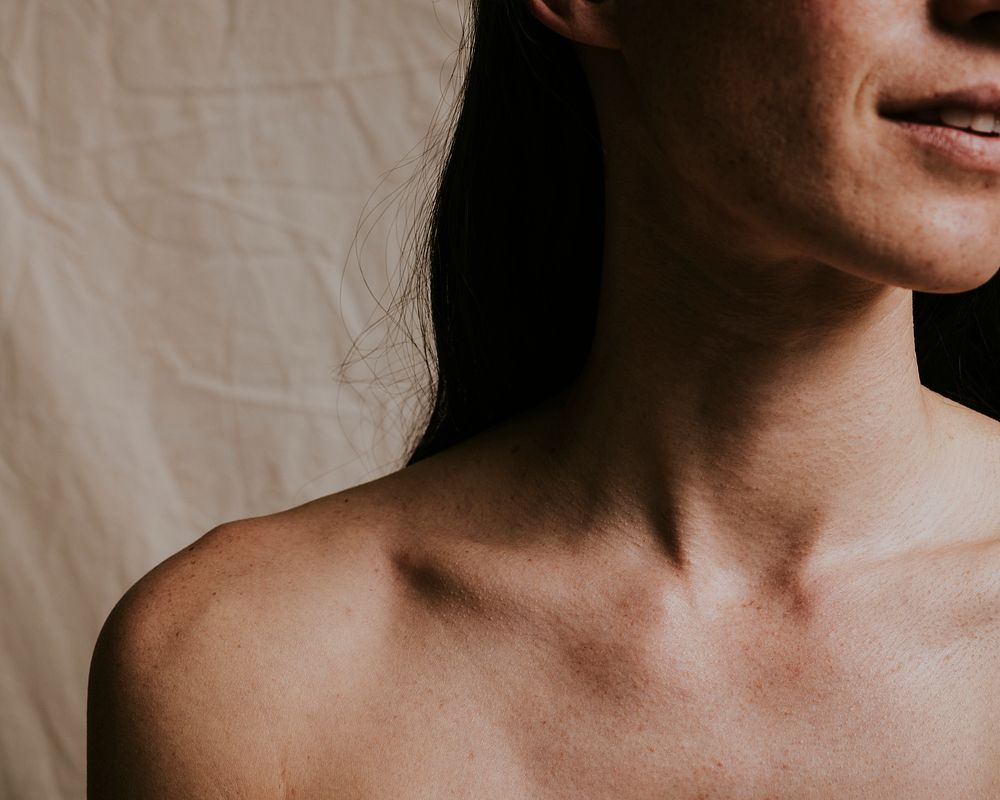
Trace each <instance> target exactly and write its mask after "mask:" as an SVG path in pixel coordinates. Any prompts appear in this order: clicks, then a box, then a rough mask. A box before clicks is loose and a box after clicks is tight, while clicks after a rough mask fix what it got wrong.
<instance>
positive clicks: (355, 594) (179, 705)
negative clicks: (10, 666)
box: [87, 503, 389, 800]
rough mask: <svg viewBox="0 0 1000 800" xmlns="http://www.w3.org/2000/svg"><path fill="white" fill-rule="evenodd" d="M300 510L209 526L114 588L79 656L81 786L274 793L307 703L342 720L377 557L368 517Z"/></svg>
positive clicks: (364, 637) (138, 792) (117, 790)
mask: <svg viewBox="0 0 1000 800" xmlns="http://www.w3.org/2000/svg"><path fill="white" fill-rule="evenodd" d="M347 505H350V503H348V504H347ZM303 508H304V507H300V508H299V509H292V510H290V511H289V512H281V513H279V514H276V515H271V516H268V517H260V518H251V519H245V520H238V521H234V522H229V523H225V524H223V525H220V526H218V527H216V528H214V529H213V530H211V531H209V532H208V533H206V534H205V535H204V536H202V537H200V538H199V539H198V540H197V541H195V542H194V543H193V544H191V545H190V546H188V547H186V548H184V549H183V550H181V551H180V552H178V553H176V554H174V555H173V556H171V557H170V558H168V559H166V560H165V561H164V562H162V563H161V564H159V565H158V566H157V567H155V568H154V569H153V570H151V571H150V572H149V573H147V574H146V575H145V576H144V577H143V578H141V579H140V580H139V581H138V582H137V583H136V584H135V585H133V586H132V587H131V588H130V589H129V590H128V592H126V593H125V595H124V596H123V597H122V598H121V599H120V600H119V602H118V603H117V605H116V606H115V608H114V609H113V610H112V612H111V614H110V615H109V616H108V619H107V620H106V621H105V623H104V626H103V628H102V630H101V633H100V635H99V637H98V640H97V642H96V645H95V648H94V653H93V658H92V661H91V667H90V679H89V690H88V703H87V750H88V757H87V761H88V796H89V797H90V798H91V800H95V799H96V798H109V800H110V799H112V798H119V797H126V796H127V797H130V798H140V799H141V798H150V799H152V798H161V797H162V798H166V797H179V796H188V797H204V798H213V797H226V798H229V797H243V796H246V797H271V796H274V797H284V796H285V794H286V790H287V788H288V787H287V786H286V785H284V782H285V780H286V779H285V778H284V777H283V776H285V775H287V774H297V773H298V774H303V773H300V771H299V769H298V768H297V766H296V764H295V763H294V762H295V759H296V748H295V746H294V743H295V742H296V741H300V737H303V736H307V735H308V732H307V731H306V730H305V729H304V726H307V725H308V721H309V720H311V719H312V718H313V717H314V716H315V711H316V708H317V707H320V705H321V704H322V707H323V708H325V709H329V710H330V711H331V712H332V713H333V714H334V715H336V714H337V713H338V712H339V713H341V714H343V717H344V726H345V728H346V726H347V725H348V724H349V722H348V717H349V716H350V715H351V714H352V713H353V708H352V698H354V697H357V696H358V695H359V691H360V689H361V681H362V680H363V677H364V675H365V669H366V666H367V662H368V661H370V660H371V658H372V657H373V655H374V654H375V653H377V652H378V650H379V648H378V647H377V646H376V645H377V641H375V640H377V639H378V637H379V635H380V634H381V632H382V631H384V630H386V624H385V620H384V617H385V616H386V614H387V613H388V610H389V603H388V597H387V592H386V586H387V582H386V581H385V580H384V579H385V577H388V567H387V566H386V561H387V557H386V556H384V555H383V553H384V547H383V546H382V543H381V542H382V536H381V534H380V532H379V530H378V526H377V525H371V526H368V527H369V529H367V530H366V524H365V522H364V520H363V519H355V520H353V521H352V520H351V519H349V518H348V516H347V515H344V514H336V513H331V512H330V510H329V509H327V511H326V513H325V514H324V515H321V516H322V517H323V518H325V520H326V523H325V525H324V524H323V522H322V521H321V520H320V519H318V518H316V515H315V514H314V513H306V512H305V511H303ZM313 511H315V509H313ZM333 721H334V722H336V720H335V719H334V720H333ZM327 724H328V725H329V724H330V721H329V720H328V721H327ZM345 757H346V756H345Z"/></svg>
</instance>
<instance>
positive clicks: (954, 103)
mask: <svg viewBox="0 0 1000 800" xmlns="http://www.w3.org/2000/svg"><path fill="white" fill-rule="evenodd" d="M943 108H964V109H968V110H969V111H979V112H983V111H989V112H992V113H993V114H997V115H1000V85H998V84H995V83H981V84H978V85H976V86H969V87H967V88H964V89H956V90H953V91H943V92H935V93H934V94H931V95H927V96H924V97H920V98H916V99H899V100H886V101H885V102H883V103H882V104H880V105H879V113H880V114H882V115H883V116H887V117H888V116H899V115H901V114H914V113H917V112H919V111H936V110H940V109H943Z"/></svg>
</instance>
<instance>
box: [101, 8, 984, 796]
mask: <svg viewBox="0 0 1000 800" xmlns="http://www.w3.org/2000/svg"><path fill="white" fill-rule="evenodd" d="M530 2H531V7H532V10H533V11H534V13H535V15H536V16H537V17H538V18H539V19H540V20H541V21H542V22H543V23H544V24H546V25H548V26H549V27H551V28H552V29H553V30H556V31H557V32H558V33H560V34H561V35H564V36H566V37H567V38H570V39H571V40H573V41H574V42H576V43H577V46H578V48H579V53H580V57H581V61H582V63H583V65H584V67H585V70H586V74H587V78H588V80H589V81H590V84H591V87H592V89H593V91H594V95H595V100H596V103H597V109H598V116H599V118H600V124H601V132H602V137H603V140H604V144H605V153H606V191H607V209H608V213H607V220H606V231H607V235H606V241H607V245H606V252H605V262H604V269H605V273H604V276H605V279H604V283H603V285H602V296H601V308H600V313H599V318H598V325H597V333H596V337H595V342H594V348H593V351H592V353H591V357H590V360H589V362H588V364H587V366H586V368H585V370H584V372H583V374H582V375H581V376H580V378H579V380H578V381H577V382H576V383H575V384H574V385H573V386H571V387H570V388H569V389H568V390H567V392H566V393H565V394H564V395H561V396H560V397H558V398H555V399H554V400H553V401H552V402H549V403H546V404H545V405H543V406H540V407H539V408H537V409H535V410H534V411H533V412H532V413H530V414H528V415H525V416H524V417H522V418H519V419H517V420H514V421H512V422H511V423H509V424H507V425H504V426H502V427H500V428H498V429H496V430H493V431H490V432H488V433H487V434H485V435H483V436H480V437H476V438H475V439H473V440H471V441H468V442H465V443H463V444H461V445H459V446H457V447H455V448H453V449H451V450H449V451H447V452H445V453H443V454H440V455H439V456H436V457H433V458H431V459H428V460H427V461H426V462H422V463H420V464H417V465H415V466H413V467H411V468H408V469H404V470H401V471H399V472H397V473H394V474H392V475H390V476H387V477H385V478H382V479H380V480H378V481H375V482H373V483H370V484H366V485H364V486H361V487H356V488H354V489H351V490H349V491H347V492H342V493H339V494H337V495H333V496H331V497H328V498H324V499H323V500H321V501H316V502H315V503H311V504H308V505H307V506H305V507H301V508H298V509H292V510H290V511H288V512H284V513H282V514H277V515H273V516H271V517H267V518H262V519H258V520H249V521H242V522H240V523H237V524H234V525H231V526H225V527H224V529H223V530H219V531H214V532H212V533H211V534H209V535H208V536H207V537H205V538H204V539H203V540H201V541H200V542H199V543H197V544H196V545H195V546H194V547H193V548H192V549H190V551H184V552H183V553H180V554H178V555H177V556H175V557H174V558H173V559H171V560H170V561H168V562H167V563H166V564H164V565H161V567H160V568H158V569H157V570H156V571H154V573H151V575H150V576H147V579H144V581H143V582H141V583H140V585H139V586H138V587H137V588H136V589H134V590H133V592H131V593H130V595H127V596H126V600H125V601H123V605H122V607H121V609H120V610H118V609H116V612H115V614H114V615H113V619H112V620H109V626H108V633H107V635H106V636H105V635H104V634H102V640H103V642H102V643H99V646H98V652H97V653H95V666H94V668H93V673H92V680H93V683H92V696H94V697H95V698H97V699H96V701H95V702H94V705H93V710H94V716H95V722H94V723H93V725H92V728H91V742H92V745H91V750H92V752H93V753H95V754H96V755H95V756H94V762H93V763H94V764H100V763H105V762H110V761H111V760H112V758H111V757H112V755H113V754H116V753H117V749H116V748H119V747H122V746H123V745H121V742H126V741H127V742H130V743H131V742H133V741H134V740H135V741H139V742H144V741H146V740H148V741H149V743H146V744H142V745H141V746H140V745H134V746H133V745H131V744H130V745H129V746H130V747H132V748H133V749H131V750H128V748H126V750H127V751H128V755H127V756H122V758H121V759H119V760H125V761H127V762H128V763H130V764H132V765H133V766H132V767H130V769H131V770H132V772H131V774H132V775H133V776H134V777H135V780H141V782H142V785H143V786H145V787H146V788H145V789H144V791H142V792H136V791H134V790H133V791H132V793H131V794H128V795H126V794H125V793H122V794H121V795H119V794H115V793H114V791H113V790H111V789H108V790H107V791H105V792H103V793H97V792H95V793H94V795H93V796H94V797H97V796H102V797H118V796H131V797H140V798H159V797H166V796H172V795H169V794H167V793H162V792H166V791H167V789H164V788H163V787H170V786H173V787H177V786H182V785H187V786H189V787H196V788H192V789H191V791H189V792H188V795H187V796H204V797H214V796H220V797H221V796H230V795H227V794H225V792H226V791H231V792H232V793H233V794H235V796H246V797H271V796H275V797H283V796H291V790H292V789H294V790H295V795H294V796H296V797H317V798H319V797H324V798H329V797H344V798H373V799H374V798H390V797H391V798H404V799H406V798H427V797H435V798H436V797H456V798H458V797H462V798H465V797H477V798H480V797H481V798H492V797H496V798H525V799H527V798H549V797H551V798H568V797H573V798H595V799H596V798H611V797H613V798H620V800H654V799H655V800H668V798H669V800H674V799H676V800H694V798H706V799H707V798H720V799H721V798H727V799H728V798H747V799H748V800H749V799H751V798H752V799H753V800H764V798H772V799H774V800H777V799H778V798H788V799H789V800H792V798H796V799H797V800H802V798H817V799H822V798H913V799H914V800H922V798H928V800H930V798H934V799H935V800H937V799H938V798H942V797H947V798H949V799H950V798H968V799H969V800H989V799H990V798H995V797H997V796H1000V699H998V695H1000V693H998V692H997V689H998V688H1000V668H998V666H997V662H998V661H1000V659H997V655H998V654H1000V489H998V487H1000V423H997V422H995V421H993V420H990V419H988V418H986V417H983V416H982V415H979V414H976V413H974V412H972V411H969V410H968V409H965V408H963V407H961V406H958V405H957V404H954V403H951V402H949V401H947V400H945V399H944V398H942V397H941V396H940V395H937V394H935V393H933V392H930V391H928V390H927V389H925V388H924V387H922V386H921V384H920V380H919V375H918V372H917V365H916V358H915V354H914V343H913V319H912V312H911V299H912V297H911V293H912V290H921V291H932V292H960V291H965V290H969V289H974V288H976V287H977V286H980V285H982V284H983V283H984V282H985V281H987V280H988V279H989V278H990V277H991V276H992V275H993V274H994V273H995V272H996V267H997V263H998V262H1000V227H998V226H996V225H995V220H996V219H1000V191H998V188H1000V176H997V175H996V174H992V173H986V172H981V171H976V170H972V169H970V168H969V167H967V166H963V165H959V164H957V163H955V162H954V161H951V160H949V159H948V158H947V157H946V156H944V155H941V154H937V153H930V152H928V151H926V150H925V149H922V148H920V147H918V146H917V145H915V144H914V143H913V142H912V141H910V140H909V139H906V138H905V137H903V136H902V135H901V134H900V132H899V131H898V130H897V129H896V128H895V127H893V124H892V123H890V122H888V121H887V120H885V119H883V118H882V117H881V116H880V115H879V113H878V108H879V105H880V103H881V102H883V101H884V100H885V99H887V98H888V99H893V98H898V97H904V98H918V97H922V96H925V95H929V94H932V93H933V92H935V91H940V90H950V89H956V88H962V87H965V86H969V85H973V84H982V83H984V82H987V81H992V82H993V83H998V84H1000V55H998V50H1000V40H998V34H997V33H996V28H995V27H988V26H987V24H986V23H985V22H984V17H982V16H980V15H982V14H985V13H987V12H990V11H1000V0H939V1H938V0H934V1H933V2H917V0H838V2H835V3H832V2H829V0H795V1H794V2H792V1H791V0H760V2H755V3H747V2H736V0H700V1H699V2H688V1H685V2H682V1H681V0H677V2H665V1H664V0H603V2H592V1H591V0H530ZM164 620H166V621H164ZM154 621H155V622H154ZM175 640H177V641H175ZM237 651H242V652H237ZM95 676H96V677H95ZM137 686H142V687H143V689H142V691H141V692H140V691H138V690H137V689H135V687H137ZM120 695H121V696H130V697H132V696H134V697H135V698H137V699H136V700H135V701H134V703H135V708H132V707H130V706H128V705H123V706H122V708H123V709H124V710H121V711H116V712H114V713H111V712H105V711H103V710H102V709H104V708H105V707H106V706H108V705H110V704H111V703H112V701H113V700H114V698H116V697H118V696H120ZM102 698H103V700H102ZM104 701H106V702H104ZM206 709H211V710H212V711H211V713H210V714H209V713H208V712H207V711H206ZM105 715H106V716H105ZM116 715H117V716H116ZM171 720H172V721H173V722H171ZM150 731H153V733H151V732H150ZM154 734H155V735H154ZM154 741H155V742H160V744H159V745H158V746H154V744H152V742H154ZM164 743H166V744H164ZM157 747H159V749H157ZM161 751H162V752H170V753H173V754H174V757H173V758H171V759H164V758H162V757H159V756H157V754H158V753H160V752H161ZM151 753H152V755H150V754H151ZM177 753H181V754H185V753H186V754H188V757H186V758H185V757H179V758H178V757H176V755H177ZM166 761H169V763H170V764H173V765H174V767H173V768H174V769H175V770H182V769H186V770H187V772H185V773H184V774H183V775H182V774H180V773H179V772H177V771H175V772H174V773H172V774H170V775H164V774H159V773H157V772H156V769H157V768H160V769H166V768H165V767H156V766H155V765H154V762H155V764H161V763H165V762H166ZM178 765H179V766H178ZM220 765H221V766H220ZM114 780H115V778H114V777H113V775H112V772H111V771H107V772H106V773H104V774H103V777H100V776H99V777H97V778H95V785H99V786H111V785H112V784H113V782H114ZM102 781H104V783H102ZM206 786H209V787H211V788H212V791H209V790H208V789H206V788H205V787H206ZM157 791H160V792H161V793H160V794H157ZM213 791H214V793H213Z"/></svg>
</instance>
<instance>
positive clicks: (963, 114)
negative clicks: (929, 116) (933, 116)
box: [940, 108, 1000, 133]
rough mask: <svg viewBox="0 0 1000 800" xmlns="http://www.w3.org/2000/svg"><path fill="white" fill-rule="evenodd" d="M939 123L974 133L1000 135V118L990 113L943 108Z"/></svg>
mask: <svg viewBox="0 0 1000 800" xmlns="http://www.w3.org/2000/svg"><path fill="white" fill-rule="evenodd" d="M940 118H941V122H943V123H944V124H945V125H948V126H950V127H952V128H962V129H963V130H973V131H975V132H976V133H1000V117H998V116H997V115H996V114H994V113H993V112H991V111H970V110H968V109H966V108H943V109H941V112H940Z"/></svg>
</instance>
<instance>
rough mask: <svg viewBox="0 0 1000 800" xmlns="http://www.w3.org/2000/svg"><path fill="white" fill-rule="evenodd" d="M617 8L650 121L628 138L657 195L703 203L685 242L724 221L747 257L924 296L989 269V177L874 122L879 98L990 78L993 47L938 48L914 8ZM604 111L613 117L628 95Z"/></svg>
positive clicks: (994, 194)
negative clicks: (921, 149) (827, 269)
mask: <svg viewBox="0 0 1000 800" xmlns="http://www.w3.org/2000/svg"><path fill="white" fill-rule="evenodd" d="M618 6H619V18H620V25H621V31H622V32H621V37H622V40H623V47H622V52H621V55H622V59H623V60H624V62H625V65H626V69H627V70H628V74H629V77H630V78H632V79H634V81H635V83H636V85H637V86H638V90H639V98H638V100H637V102H638V103H640V104H641V112H640V113H641V114H645V115H648V116H647V119H648V120H652V122H651V125H652V131H651V132H650V133H651V136H650V141H646V140H643V139H640V138H638V137H633V138H632V139H630V141H629V143H630V145H632V146H633V147H635V146H639V147H641V148H643V149H644V152H643V156H644V159H645V162H644V163H645V164H646V165H647V166H649V167H651V168H652V169H653V170H655V173H654V174H655V176H656V181H657V182H658V183H659V186H658V193H659V194H662V195H663V196H664V198H669V197H670V196H675V197H678V198H682V199H683V201H684V203H685V205H687V206H689V207H690V206H691V205H692V203H693V204H694V206H695V208H693V209H690V210H689V212H688V214H689V216H688V218H687V219H686V222H688V223H693V224H694V225H695V226H696V227H695V230H694V231H692V232H691V236H692V237H696V239H701V238H702V237H713V236H714V235H715V234H716V233H717V232H718V230H719V216H720V215H723V216H724V217H725V218H726V220H727V223H728V225H727V227H726V233H727V240H728V242H729V243H730V244H731V246H732V248H733V250H734V251H736V252H739V253H741V254H742V255H743V256H744V257H751V256H752V255H754V254H759V256H760V257H761V258H767V259H782V258H791V257H797V258H806V259H816V260H820V261H822V262H824V263H827V264H831V265H834V266H836V267H837V268H838V269H842V270H844V271H846V272H848V273H851V274H854V275H858V276H862V277H865V278H868V279H871V280H876V281H880V282H886V283H891V284H893V285H898V286H905V287H906V288H911V289H916V290H920V291H936V292H959V291H966V290H969V289H972V288H975V287H976V286H979V285H981V284H982V283H984V282H985V281H986V280H988V279H989V278H990V277H991V276H992V275H993V274H994V273H995V272H996V270H997V268H998V266H1000V226H998V225H996V224H995V221H996V220H997V219H998V218H1000V183H998V178H997V176H995V175H988V174H979V173H973V172H969V171H964V170H962V169H960V168H957V167H953V166H949V165H948V164H946V163H942V162H941V161H940V160H937V161H935V160H934V159H933V158H925V157H922V156H920V155H919V154H916V153H914V151H913V149H912V147H910V146H909V143H908V142H906V141H903V140H902V137H899V136H894V135H892V134H893V132H892V131H889V130H887V128H888V123H886V122H885V121H884V120H882V119H881V118H879V117H878V116H877V114H876V108H877V105H878V101H879V99H880V98H884V97H897V98H898V97H900V96H905V97H913V96H920V95H921V94H922V93H926V94H929V93H930V92H931V91H933V90H941V89H953V88H958V87H961V86H967V85H970V84H972V83H978V82H983V81H987V80H993V81H994V82H996V81H997V80H998V79H997V75H998V65H997V57H996V49H995V48H994V49H993V50H992V52H991V50H990V49H989V48H984V47H980V48H978V49H974V48H972V47H970V45H969V42H968V38H967V37H966V38H963V37H962V36H961V35H951V36H946V35H945V34H944V33H943V32H942V30H941V29H935V28H934V27H932V25H931V24H930V22H929V21H928V13H929V10H928V6H927V4H925V3H920V2H903V1H902V0H883V2H875V3H873V2H870V0H842V1H841V2H828V0H805V1H803V0H762V2H756V3H745V2H739V3H737V2H732V0H707V1H706V2H698V1H696V0H687V1H685V2H671V3H663V2H642V1H641V0H640V1H639V2H621V3H619V4H618ZM986 10H988V9H986ZM588 55H589V56H592V57H593V58H592V61H593V63H592V64H591V65H590V66H591V67H592V70H593V69H594V68H596V69H601V68H603V67H607V65H602V64H600V63H598V62H599V61H600V55H601V54H600V53H595V52H590V53H589V54H588ZM615 55H616V56H617V54H615ZM614 69H616V68H610V69H609V70H608V71H609V72H614ZM618 77H619V76H618V75H617V74H615V75H614V76H613V77H612V78H610V80H617V79H618ZM616 98H617V100H616ZM603 102H604V103H605V104H606V112H607V113H606V114H605V117H606V118H608V119H610V118H611V117H613V116H614V114H615V113H616V112H620V109H619V108H616V106H615V104H616V102H621V103H626V102H628V100H627V93H625V94H624V95H623V94H621V93H619V94H617V95H612V93H610V92H609V93H608V94H607V96H606V97H604V98H603ZM873 165H877V168H873ZM693 194H695V195H697V198H696V199H693V198H692V195H693ZM664 202H669V201H668V200H666V199H664ZM729 225H731V226H732V227H729ZM699 227H701V228H702V230H698V228H699Z"/></svg>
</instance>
